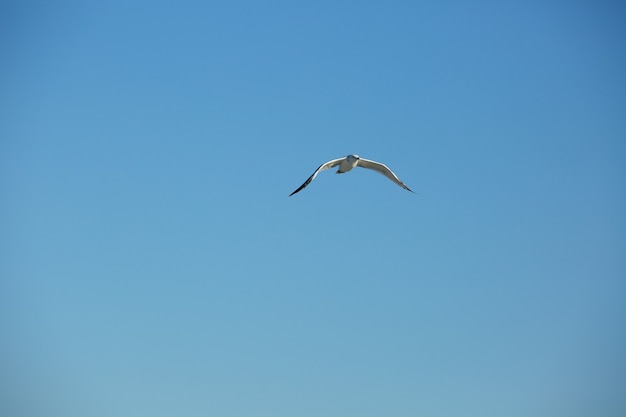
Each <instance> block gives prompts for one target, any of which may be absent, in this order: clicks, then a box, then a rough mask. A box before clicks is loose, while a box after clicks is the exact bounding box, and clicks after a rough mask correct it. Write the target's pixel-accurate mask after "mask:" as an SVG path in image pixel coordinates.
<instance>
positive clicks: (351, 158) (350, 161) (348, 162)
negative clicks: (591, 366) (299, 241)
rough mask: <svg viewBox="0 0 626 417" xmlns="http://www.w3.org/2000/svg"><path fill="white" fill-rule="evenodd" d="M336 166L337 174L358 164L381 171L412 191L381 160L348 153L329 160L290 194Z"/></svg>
mask: <svg viewBox="0 0 626 417" xmlns="http://www.w3.org/2000/svg"><path fill="white" fill-rule="evenodd" d="M336 166H339V168H338V169H337V172H336V174H343V173H345V172H348V171H351V170H352V169H353V168H354V167H356V166H360V167H362V168H368V169H372V170H374V171H377V172H379V173H380V174H383V175H384V176H385V177H387V178H389V179H390V180H391V181H393V182H395V183H396V184H398V185H399V186H400V187H402V188H404V189H405V190H408V191H411V189H410V188H409V187H407V186H406V185H404V183H403V182H402V181H400V179H399V178H398V177H397V176H396V174H394V173H393V172H392V171H391V170H390V169H389V168H387V166H386V165H385V164H381V163H380V162H376V161H370V160H369V159H363V158H361V157H359V156H358V155H348V156H346V157H344V158H338V159H333V160H331V161H328V162H326V163H324V164H322V165H320V166H319V167H318V168H317V169H316V170H315V172H314V173H313V174H312V175H311V176H310V177H309V178H308V179H307V180H306V181H305V182H304V184H302V185H301V186H300V187H298V189H297V190H296V191H294V192H293V193H291V194H289V196H290V197H291V196H292V195H294V194H295V193H297V192H299V191H301V190H302V189H304V188H305V187H306V186H307V185H309V184H310V183H311V181H313V180H314V179H315V177H316V176H317V174H318V173H320V172H321V171H324V170H327V169H330V168H334V167H336ZM411 192H413V191H411Z"/></svg>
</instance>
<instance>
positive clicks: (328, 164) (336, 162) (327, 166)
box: [289, 158, 346, 197]
mask: <svg viewBox="0 0 626 417" xmlns="http://www.w3.org/2000/svg"><path fill="white" fill-rule="evenodd" d="M344 159H346V158H339V159H333V160H332V161H328V162H326V163H324V164H322V165H320V166H319V167H318V168H317V169H316V170H315V172H314V173H313V175H311V176H310V177H309V178H308V179H307V180H306V181H304V184H302V185H301V186H299V187H298V189H297V190H296V191H294V192H293V193H291V194H289V197H291V196H292V195H294V194H295V193H297V192H298V191H300V190H302V189H304V187H306V186H307V185H309V183H310V182H311V181H313V180H314V179H315V177H316V176H317V174H318V173H320V172H321V171H324V170H326V169H330V168H332V167H336V166H337V165H339V164H340V163H341V161H343V160H344Z"/></svg>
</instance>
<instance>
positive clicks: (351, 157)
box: [347, 155, 361, 162]
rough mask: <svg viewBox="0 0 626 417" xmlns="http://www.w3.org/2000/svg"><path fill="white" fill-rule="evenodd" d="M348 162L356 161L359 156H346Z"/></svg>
mask: <svg viewBox="0 0 626 417" xmlns="http://www.w3.org/2000/svg"><path fill="white" fill-rule="evenodd" d="M347 158H348V161H350V162H352V161H358V160H359V159H361V158H359V155H348V157H347Z"/></svg>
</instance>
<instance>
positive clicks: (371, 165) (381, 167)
mask: <svg viewBox="0 0 626 417" xmlns="http://www.w3.org/2000/svg"><path fill="white" fill-rule="evenodd" d="M358 166H360V167H361V168H368V169H373V170H374V171H378V172H380V173H381V174H383V175H384V176H385V177H387V178H389V179H390V180H391V181H393V182H395V183H396V184H398V185H399V186H400V187H402V188H404V189H405V190H408V191H411V192H413V190H411V189H410V188H409V187H407V186H406V185H404V183H403V182H402V181H400V178H398V176H397V175H396V174H394V173H393V171H392V170H390V169H389V168H387V165H385V164H381V163H380V162H376V161H370V160H369V159H363V158H360V159H359V163H358Z"/></svg>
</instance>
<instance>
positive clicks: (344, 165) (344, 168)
mask: <svg viewBox="0 0 626 417" xmlns="http://www.w3.org/2000/svg"><path fill="white" fill-rule="evenodd" d="M358 164H359V157H358V156H357V155H348V156H346V157H345V158H343V160H342V161H341V163H340V164H339V169H338V170H337V172H335V174H343V173H345V172H348V171H350V170H351V169H352V168H354V167H355V166H357V165H358Z"/></svg>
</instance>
